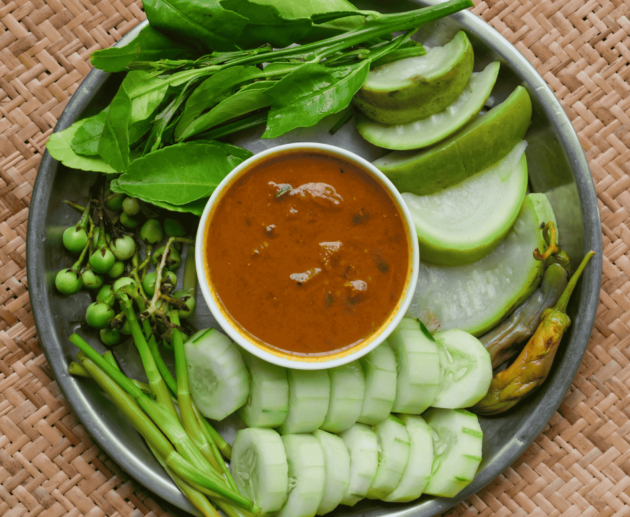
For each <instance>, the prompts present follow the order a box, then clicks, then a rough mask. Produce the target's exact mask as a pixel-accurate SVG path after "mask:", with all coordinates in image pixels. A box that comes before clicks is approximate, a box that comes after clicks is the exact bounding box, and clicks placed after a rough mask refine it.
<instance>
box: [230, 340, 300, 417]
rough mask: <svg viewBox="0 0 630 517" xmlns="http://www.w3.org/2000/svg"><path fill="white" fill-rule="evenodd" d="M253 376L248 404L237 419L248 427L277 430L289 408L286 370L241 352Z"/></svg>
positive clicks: (240, 410) (243, 351) (251, 376)
mask: <svg viewBox="0 0 630 517" xmlns="http://www.w3.org/2000/svg"><path fill="white" fill-rule="evenodd" d="M241 356H242V357H243V361H244V362H245V365H246V366H247V370H248V371H249V377H250V385H249V397H248V398H247V403H246V404H245V405H244V406H243V407H242V408H241V409H239V410H238V416H240V417H241V420H242V421H243V422H245V424H247V426H249V427H278V426H279V425H281V424H282V423H284V421H285V419H286V418H287V411H288V409H289V383H288V381H287V373H286V369H285V368H282V367H280V366H276V365H275V364H271V363H268V362H267V361H263V360H262V359H259V358H258V357H256V356H255V355H252V354H250V353H249V352H247V351H246V350H241Z"/></svg>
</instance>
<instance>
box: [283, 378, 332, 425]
mask: <svg viewBox="0 0 630 517" xmlns="http://www.w3.org/2000/svg"><path fill="white" fill-rule="evenodd" d="M287 380H288V381H289V411H288V412H287V418H286V420H285V421H284V423H283V424H282V425H281V426H280V428H279V429H278V430H279V431H280V434H293V433H312V432H313V431H315V429H319V428H320V427H321V425H322V424H323V423H324V419H325V418H326V413H327V412H328V400H329V398H330V380H329V378H328V373H327V372H326V370H290V369H288V370H287Z"/></svg>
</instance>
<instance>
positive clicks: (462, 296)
mask: <svg viewBox="0 0 630 517" xmlns="http://www.w3.org/2000/svg"><path fill="white" fill-rule="evenodd" d="M548 221H553V222H554V223H555V222H556V219H555V216H554V214H553V210H552V208H551V205H550V204H549V201H548V200H547V197H546V196H545V195H544V194H529V195H528V196H526V197H525V201H524V202H523V206H522V207H521V211H520V214H519V216H518V218H517V219H516V222H515V223H514V226H513V227H512V229H511V230H510V231H509V232H508V234H507V236H506V237H505V239H504V240H503V241H502V242H501V243H500V244H499V245H498V246H497V247H496V248H495V249H494V250H493V251H492V252H490V253H489V254H488V255H486V256H485V257H484V258H482V259H481V260H478V261H477V262H473V263H472V264H466V265H463V266H437V265H433V264H428V263H421V264H420V269H419V272H418V283H417V285H416V292H415V295H414V298H413V300H412V302H411V305H410V307H409V310H408V311H407V316H411V317H416V318H419V319H420V320H422V321H423V322H424V323H425V325H427V327H430V328H431V327H432V328H434V327H435V326H436V324H437V325H439V328H440V329H441V330H448V329H452V328H458V329H461V330H464V331H466V332H468V333H470V334H472V335H473V336H480V335H482V334H483V333H484V332H486V331H488V330H489V329H491V328H493V327H495V326H496V324H497V323H498V322H499V321H501V320H502V319H503V318H504V317H505V316H506V315H507V314H509V313H510V312H511V311H512V310H513V309H514V308H515V307H517V306H518V305H519V304H520V303H521V302H522V301H523V300H525V299H526V298H527V297H529V295H530V294H532V293H533V292H534V290H535V289H536V287H537V286H538V283H539V282H540V279H541V278H542V274H543V271H544V263H543V262H540V261H538V260H536V259H534V257H533V252H534V250H535V249H536V248H538V249H539V250H540V251H541V252H544V250H546V249H547V244H546V243H545V240H544V238H543V232H542V229H541V227H542V225H544V224H545V223H547V222H548Z"/></svg>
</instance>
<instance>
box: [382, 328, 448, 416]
mask: <svg viewBox="0 0 630 517" xmlns="http://www.w3.org/2000/svg"><path fill="white" fill-rule="evenodd" d="M410 319H411V318H403V320H402V321H404V320H410ZM403 325H405V326H406V325H407V323H406V322H405V323H404V324H403ZM409 325H410V326H415V329H413V328H409V329H407V328H401V325H398V327H397V328H396V330H395V331H394V332H393V333H392V335H391V336H389V338H388V341H389V344H390V345H391V347H392V350H393V351H394V354H395V355H396V365H397V375H396V386H397V388H396V399H395V401H394V406H393V408H392V411H393V412H394V413H410V414H414V415H419V414H420V413H422V412H423V411H424V410H425V409H427V408H428V407H429V406H430V405H432V403H433V401H434V400H435V397H436V395H437V393H438V390H439V388H440V380H441V378H442V375H441V369H440V356H439V355H438V347H437V345H436V343H435V341H434V340H433V339H430V338H429V337H427V336H425V335H424V333H423V332H422V331H421V330H420V323H419V322H418V321H417V320H413V319H411V322H410V324H409Z"/></svg>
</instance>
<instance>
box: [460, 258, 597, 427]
mask: <svg viewBox="0 0 630 517" xmlns="http://www.w3.org/2000/svg"><path fill="white" fill-rule="evenodd" d="M593 255H595V252H594V251H589V252H588V253H587V254H586V256H585V257H584V259H583V260H582V263H581V264H580V266H579V267H578V268H577V270H576V271H575V273H574V274H573V276H572V277H571V280H569V283H568V284H567V287H566V289H565V290H564V292H563V293H562V296H561V297H560V299H559V300H558V303H556V305H555V307H553V308H550V309H546V310H545V311H544V312H543V315H542V316H543V318H542V322H541V323H540V325H539V326H538V328H537V329H536V332H535V333H534V335H533V336H532V337H531V339H530V340H529V342H528V343H527V345H525V348H523V351H522V352H521V353H520V354H519V356H518V357H517V358H516V360H515V361H514V363H512V365H510V366H509V367H508V368H507V369H505V370H503V371H502V372H499V373H497V374H495V375H494V377H493V378H492V383H491V384H490V389H489V390H488V394H487V395H486V396H485V397H484V398H483V399H481V400H480V401H479V402H477V404H475V405H474V406H473V407H472V408H471V410H472V411H473V412H475V413H477V414H481V415H496V414H498V413H503V412H504V411H507V410H508V409H510V408H511V407H513V406H515V405H516V404H517V403H518V402H519V401H521V400H522V399H523V398H525V397H526V396H528V395H529V394H531V393H532V392H533V391H534V390H535V389H536V388H538V386H540V385H541V384H542V383H543V382H544V381H545V379H546V378H547V375H548V374H549V370H551V365H552V363H553V359H554V357H555V355H556V352H557V350H558V346H559V345H560V341H561V340H562V336H563V335H564V333H565V331H566V330H567V328H569V325H571V319H570V318H569V316H567V314H566V309H567V304H568V303H569V298H570V297H571V293H573V290H574V289H575V285H576V284H577V281H578V279H579V277H580V275H581V274H582V271H584V268H585V267H586V264H588V261H589V260H590V258H591V257H592V256H593Z"/></svg>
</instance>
